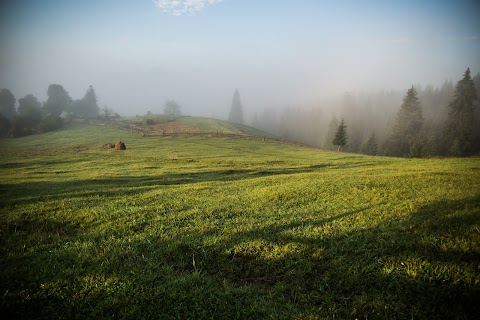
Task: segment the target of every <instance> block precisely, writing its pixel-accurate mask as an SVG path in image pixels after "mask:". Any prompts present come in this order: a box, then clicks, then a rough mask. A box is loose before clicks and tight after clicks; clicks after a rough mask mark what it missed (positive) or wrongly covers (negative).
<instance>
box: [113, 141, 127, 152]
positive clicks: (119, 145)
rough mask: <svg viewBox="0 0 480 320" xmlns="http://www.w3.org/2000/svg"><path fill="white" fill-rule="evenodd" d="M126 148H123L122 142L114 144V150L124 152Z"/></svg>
mask: <svg viewBox="0 0 480 320" xmlns="http://www.w3.org/2000/svg"><path fill="white" fill-rule="evenodd" d="M126 149H127V147H126V146H125V143H123V142H122V141H118V142H117V143H116V144H115V150H126Z"/></svg>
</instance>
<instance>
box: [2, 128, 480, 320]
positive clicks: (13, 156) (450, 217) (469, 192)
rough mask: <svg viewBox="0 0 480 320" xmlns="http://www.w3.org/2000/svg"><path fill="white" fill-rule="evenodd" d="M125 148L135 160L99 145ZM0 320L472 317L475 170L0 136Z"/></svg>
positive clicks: (64, 134)
mask: <svg viewBox="0 0 480 320" xmlns="http://www.w3.org/2000/svg"><path fill="white" fill-rule="evenodd" d="M120 138H122V139H123V140H124V141H125V142H126V146H127V150H125V151H114V150H112V149H102V148H101V147H100V146H101V145H102V144H104V143H107V142H115V141H116V140H118V139H120ZM0 152H1V157H0V174H1V181H0V183H1V184H0V194H1V206H0V241H1V246H0V299H1V306H0V308H1V310H0V312H1V313H2V314H4V315H6V316H7V317H9V318H24V319H28V318H32V319H42V318H54V319H109V318H110V319H206V318H208V319H356V318H358V319H422V318H425V319H427V318H428V319H441V318H445V319H455V318H457V319H474V318H477V316H478V314H479V312H480V309H479V307H478V302H479V301H480V160H479V159H478V158H469V159H429V160H425V159H420V160H412V159H398V158H383V157H368V156H361V155H355V154H347V153H335V152H326V151H321V150H315V149H307V148H300V147H295V146H289V145H283V144H280V143H271V142H262V141H250V140H244V139H217V138H198V137H182V138H158V137H157V138H153V137H152V138H147V137H140V136H138V135H135V134H131V133H129V132H127V131H120V130H117V129H113V128H109V127H102V126H88V125H75V126H71V127H68V128H67V129H64V130H61V131H57V132H51V133H48V134H45V135H36V136H30V137H26V138H19V139H8V140H0Z"/></svg>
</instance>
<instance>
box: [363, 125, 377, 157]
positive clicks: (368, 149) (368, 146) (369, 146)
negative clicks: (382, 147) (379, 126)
mask: <svg viewBox="0 0 480 320" xmlns="http://www.w3.org/2000/svg"><path fill="white" fill-rule="evenodd" d="M361 150H362V153H364V154H368V155H371V156H375V155H377V139H376V138H375V131H373V132H372V134H371V135H370V138H368V140H367V141H366V142H365V143H364V144H363V145H362V147H361Z"/></svg>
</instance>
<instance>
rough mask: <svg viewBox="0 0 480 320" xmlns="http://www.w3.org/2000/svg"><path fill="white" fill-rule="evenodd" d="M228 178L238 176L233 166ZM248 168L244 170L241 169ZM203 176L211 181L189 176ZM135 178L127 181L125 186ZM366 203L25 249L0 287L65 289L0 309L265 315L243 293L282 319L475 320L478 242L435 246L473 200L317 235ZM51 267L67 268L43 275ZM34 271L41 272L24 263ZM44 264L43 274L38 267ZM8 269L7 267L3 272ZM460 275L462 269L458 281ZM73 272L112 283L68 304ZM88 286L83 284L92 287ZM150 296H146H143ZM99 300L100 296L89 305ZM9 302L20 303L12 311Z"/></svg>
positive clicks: (466, 232)
mask: <svg viewBox="0 0 480 320" xmlns="http://www.w3.org/2000/svg"><path fill="white" fill-rule="evenodd" d="M215 174H219V175H221V176H228V175H229V173H225V172H223V173H219V172H218V171H215ZM232 174H233V175H238V176H239V177H237V178H238V179H239V178H240V177H243V178H245V173H240V172H234V173H232ZM250 174H252V175H253V171H252V172H251V171H247V175H250ZM174 177H175V178H174V179H176V181H177V183H180V184H181V183H191V182H179V181H181V177H182V175H174ZM247 178H248V177H247ZM144 179H145V178H144ZM211 179H215V178H212V176H208V177H207V176H206V177H202V176H200V177H199V178H198V180H199V181H212V180H211ZM127 180H129V179H127ZM198 180H197V181H198ZM141 181H143V182H144V180H140V179H138V180H134V182H131V181H130V183H131V184H132V186H137V185H140V184H141ZM148 181H149V180H148V179H147V182H148ZM150 182H151V186H152V187H153V186H155V185H156V183H157V181H156V180H155V178H154V179H152V180H151V181H150ZM105 183H114V182H112V180H105V181H102V183H101V184H100V185H104V184H105ZM372 208H373V207H370V206H369V207H364V208H359V209H356V210H350V211H348V212H345V213H341V214H337V215H334V216H332V217H328V218H323V217H322V216H321V213H319V214H318V216H319V217H318V219H310V220H307V221H293V222H289V223H283V222H281V221H278V222H276V221H272V222H271V224H269V225H267V226H262V227H258V228H253V229H249V230H248V231H244V232H232V233H231V234H230V236H228V237H219V240H218V241H215V242H214V243H211V242H209V241H207V239H208V238H209V237H211V236H215V235H217V233H218V232H219V231H218V230H217V229H214V228H212V229H210V230H206V231H205V232H203V233H201V234H193V235H187V234H179V236H178V237H176V238H165V237H162V236H160V235H154V234H153V235H148V236H146V237H144V238H141V239H140V238H138V239H126V238H125V239H123V238H118V239H116V240H115V241H114V242H112V243H110V244H109V245H108V246H107V247H103V248H102V245H101V243H99V244H97V245H95V244H92V245H91V246H90V247H88V248H87V249H84V250H85V251H86V254H85V255H83V256H82V255H80V254H79V253H78V252H79V251H75V250H52V251H51V252H49V253H48V254H47V253H43V254H39V253H35V252H30V253H26V254H24V255H22V258H21V259H19V260H12V259H10V260H8V259H7V260H4V261H6V262H3V263H4V264H5V263H7V264H14V265H16V266H17V265H18V266H21V267H19V268H14V269H12V268H11V266H8V268H7V269H9V270H10V274H9V275H6V276H5V275H4V276H2V293H3V292H5V290H9V289H10V290H14V289H13V288H14V287H15V286H17V287H20V288H25V287H28V286H31V285H32V284H38V283H46V284H48V283H54V284H57V283H60V284H61V286H63V287H62V288H64V290H65V291H64V292H63V291H62V292H61V293H62V294H63V295H66V296H63V298H62V295H61V294H59V295H57V293H56V292H54V291H52V292H47V293H46V294H45V295H41V294H38V295H37V298H32V299H31V300H25V301H26V302H23V303H22V302H21V301H13V302H12V301H8V299H7V298H8V295H7V296H6V297H7V298H5V299H7V300H5V301H7V302H6V303H7V306H10V307H8V308H7V309H5V310H7V311H8V312H10V313H11V314H13V315H14V316H17V315H20V316H22V315H23V316H24V315H27V316H32V317H33V316H34V315H35V312H39V314H42V315H43V314H45V315H47V316H48V315H50V316H51V315H52V314H55V313H52V312H55V311H53V310H54V308H55V307H56V308H64V310H67V311H64V313H63V315H64V317H68V316H72V315H73V316H74V315H75V312H80V313H79V314H81V315H84V316H92V315H93V314H94V311H92V310H97V311H98V310H103V311H102V312H104V313H100V314H95V315H96V316H98V317H100V316H102V315H107V314H109V313H108V312H112V313H116V314H118V313H119V312H120V313H121V314H123V313H124V314H128V309H129V308H133V305H134V304H138V305H139V306H141V307H140V309H138V308H137V309H135V310H136V312H139V313H137V314H135V315H136V316H138V315H140V316H144V317H146V318H148V317H154V315H155V313H156V312H158V310H159V309H160V310H162V312H165V314H169V315H171V316H172V317H177V318H178V317H182V316H183V317H187V318H188V317H193V316H195V317H196V318H208V317H209V316H208V315H210V317H212V315H213V317H214V318H215V317H220V316H219V315H221V314H228V315H230V316H231V315H232V314H236V317H234V318H239V319H240V318H259V317H260V318H261V317H268V316H269V314H270V313H269V312H271V311H272V310H269V309H268V307H267V306H264V307H258V308H259V309H256V310H253V309H249V307H248V305H249V303H252V301H253V300H251V299H252V298H251V297H250V296H251V294H252V290H253V292H256V293H257V294H258V295H260V296H264V299H267V298H266V297H269V298H268V299H269V303H270V304H273V305H275V308H277V311H278V310H280V311H281V312H280V314H282V313H283V314H284V315H285V318H291V317H295V316H297V317H302V312H304V310H317V311H318V312H319V314H321V315H327V316H331V317H337V318H370V319H372V318H382V319H383V318H397V319H407V318H408V319H410V318H435V319H452V318H461V319H473V318H475V316H476V315H478V312H479V311H480V310H479V308H478V306H477V303H476V302H478V301H479V298H480V295H479V287H478V283H477V282H475V281H476V280H475V279H477V280H478V269H475V268H476V266H478V263H479V261H480V256H479V251H478V248H468V247H467V248H465V247H462V246H461V245H460V246H454V245H452V246H451V247H449V246H448V245H445V244H448V243H455V242H458V243H462V241H463V240H465V239H467V240H468V239H470V238H471V237H474V239H475V238H478V232H477V233H476V234H472V232H474V230H473V229H472V226H474V225H478V224H479V223H480V219H479V217H480V212H479V210H480V197H471V198H466V199H462V200H451V201H449V200H442V201H437V202H433V203H430V204H428V205H425V206H422V207H420V208H419V209H418V210H417V211H416V212H414V213H412V214H411V216H410V217H409V218H408V219H406V220H401V221H398V220H395V219H391V220H387V221H386V222H385V223H383V224H381V225H375V226H371V227H370V228H366V229H355V228H349V230H351V231H349V232H333V233H326V232H325V228H327V227H330V226H333V227H334V226H335V225H336V224H338V223H340V222H345V220H346V219H349V218H351V217H353V216H355V215H357V214H365V213H366V212H368V210H370V209H372ZM17 228H18V226H17V225H15V224H12V223H10V224H9V225H5V226H3V227H2V229H1V230H2V239H6V238H7V237H9V236H12V235H13V234H14V233H15V232H17V231H18V230H19V229H17ZM20 230H22V232H24V235H26V234H27V233H28V232H30V231H31V232H33V231H34V230H35V231H36V232H39V233H40V235H41V238H42V239H48V237H49V236H52V235H55V234H57V233H59V232H60V231H62V232H64V233H65V235H66V236H67V237H66V238H65V239H64V240H63V241H64V242H67V241H69V240H71V239H72V238H77V239H78V237H80V236H81V237H87V238H88V237H89V236H92V234H91V231H90V230H82V229H81V228H80V226H79V225H69V224H68V223H67V224H64V223H56V222H53V221H47V220H44V221H43V222H42V221H37V222H35V221H28V222H25V223H24V224H22V225H21V226H20ZM37 230H38V231H37ZM312 230H316V232H312ZM107 236H108V235H107ZM35 238H36V237H35ZM93 238H94V237H93ZM470 243H471V242H470ZM4 250H5V251H8V249H4ZM82 250H83V249H82ZM47 257H48V259H47ZM56 265H61V266H70V265H71V266H72V267H71V270H70V267H69V269H68V270H58V269H57V270H55V269H54V267H55V266H56ZM39 266H42V268H43V270H36V268H38V267H39ZM73 266H77V268H78V269H75V267H73ZM48 268H53V269H52V270H53V271H51V272H47V271H45V269H48ZM4 269H5V268H4ZM17 269H18V270H20V272H19V273H16V274H15V273H12V271H11V270H17ZM452 270H457V271H452ZM469 271H471V273H473V275H470V278H468V272H469ZM452 272H453V274H452ZM455 272H457V273H458V276H457V275H456V274H455ZM462 272H464V275H466V276H462V274H461V273H462ZM7 278H9V279H8V280H6V279H7ZM82 279H94V280H95V281H97V282H102V281H103V282H104V283H105V282H108V281H111V280H109V279H116V280H115V281H117V282H116V285H118V286H119V287H114V288H115V290H113V289H112V290H113V291H112V292H109V291H108V290H107V289H108V288H105V289H102V290H103V291H102V290H101V291H98V290H97V291H95V290H94V288H92V289H89V290H92V291H87V292H86V293H84V294H85V295H84V296H83V298H82V299H83V300H82V299H80V300H75V301H70V300H69V295H71V296H73V295H76V294H78V292H77V291H78V290H80V291H81V290H84V289H82V288H83V287H82V286H85V284H84V283H83V282H82V281H83V280H82ZM112 281H113V280H112ZM97 282H95V283H94V284H93V285H100V286H101V283H100V284H98V283H97ZM93 285H92V286H93ZM120 285H121V286H120ZM245 288H249V289H248V290H247V289H245ZM252 288H253V289H252ZM30 290H38V291H39V292H40V291H41V290H40V289H38V288H37V289H31V287H30ZM58 290H59V289H58ZM268 292H274V293H275V296H269V294H268ZM115 294H119V296H121V297H122V299H123V301H120V300H118V297H117V298H115V296H114V295H115ZM152 297H156V298H155V299H156V300H155V303H152ZM50 299H51V300H50ZM102 299H103V301H106V302H103V303H102V302H100V301H102ZM222 299H228V302H229V304H225V303H223V304H222V303H221V301H222ZM235 301H237V302H238V303H240V304H238V305H237V304H235ZM192 305H196V308H197V309H195V308H192ZM11 306H13V307H14V308H22V307H24V308H25V307H28V308H29V309H28V310H23V311H22V310H20V311H18V310H14V308H13V309H12V307H11ZM45 306H47V307H45ZM2 308H3V307H2ZM42 308H43V309H42ZM82 308H85V310H83V309H82ZM262 308H263V309H262ZM32 310H33V311H32ZM45 310H46V311H45ZM97 311H95V312H97ZM98 312H99V311H98ZM322 312H323V313H322ZM202 315H203V316H202Z"/></svg>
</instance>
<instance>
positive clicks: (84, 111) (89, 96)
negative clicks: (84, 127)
mask: <svg viewBox="0 0 480 320" xmlns="http://www.w3.org/2000/svg"><path fill="white" fill-rule="evenodd" d="M71 111H72V113H73V114H75V115H76V116H78V117H81V118H87V119H88V118H90V119H92V118H96V117H98V115H99V114H100V108H99V107H98V104H97V95H96V93H95V89H93V87H92V86H90V87H89V88H88V89H87V92H86V93H85V95H84V96H83V98H82V99H80V100H75V101H74V102H73V104H72V108H71Z"/></svg>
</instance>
